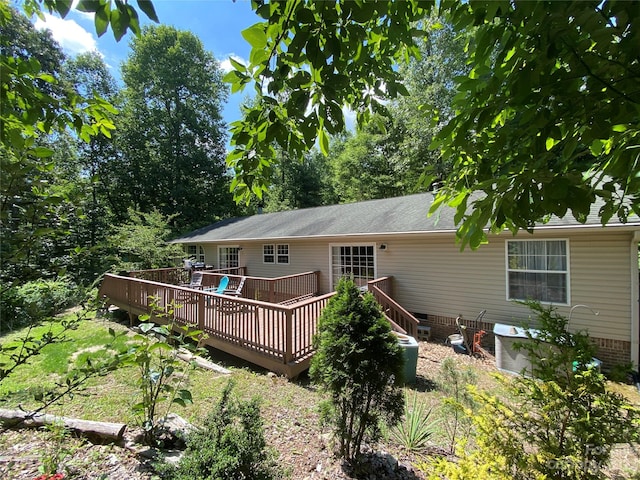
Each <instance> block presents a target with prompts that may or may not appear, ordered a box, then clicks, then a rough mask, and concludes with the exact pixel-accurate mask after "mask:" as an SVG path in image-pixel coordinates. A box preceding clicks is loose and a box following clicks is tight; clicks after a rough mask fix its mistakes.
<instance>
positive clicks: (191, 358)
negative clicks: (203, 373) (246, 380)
mask: <svg viewBox="0 0 640 480" xmlns="http://www.w3.org/2000/svg"><path fill="white" fill-rule="evenodd" d="M178 358H179V359H180V360H182V361H184V362H187V363H190V362H194V363H195V364H196V365H197V366H198V367H200V368H204V369H205V370H212V371H214V372H218V373H221V374H223V375H230V374H231V371H230V370H227V369H226V368H224V367H221V366H220V365H216V364H215V363H213V362H210V361H209V360H206V359H204V358H202V357H198V356H196V355H193V354H192V353H191V352H189V351H187V350H183V349H180V351H179V352H178Z"/></svg>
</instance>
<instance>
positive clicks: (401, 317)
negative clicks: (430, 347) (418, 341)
mask: <svg viewBox="0 0 640 480" xmlns="http://www.w3.org/2000/svg"><path fill="white" fill-rule="evenodd" d="M367 287H368V289H369V291H370V292H371V293H372V294H373V296H374V297H375V299H376V301H377V302H378V303H379V304H380V306H381V307H382V311H383V312H384V313H385V315H387V317H388V318H389V320H391V322H392V323H395V324H396V325H397V326H399V327H400V328H401V329H402V330H404V331H405V332H406V333H407V335H410V336H412V337H414V338H415V337H416V336H417V334H418V325H419V324H420V321H419V320H418V319H417V318H416V317H414V316H413V315H412V314H411V313H410V312H409V311H407V310H405V309H404V308H403V307H402V305H400V304H399V303H398V302H396V301H395V300H394V299H393V298H391V277H382V278H378V279H376V280H372V281H370V282H368V283H367Z"/></svg>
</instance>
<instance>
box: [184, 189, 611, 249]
mask: <svg viewBox="0 0 640 480" xmlns="http://www.w3.org/2000/svg"><path fill="white" fill-rule="evenodd" d="M432 202H433V194H431V193H420V194H416V195H409V196H405V197H395V198H385V199H380V200H369V201H365V202H358V203H347V204H340V205H327V206H323V207H314V208H304V209H300V210H290V211H285V212H276V213H265V214H259V215H253V216H250V217H237V218H230V219H227V220H222V221H220V222H217V223H214V224H212V225H209V226H206V227H203V228H200V229H198V230H195V231H193V232H190V233H188V234H185V235H182V236H181V237H179V238H176V239H174V240H173V243H206V242H220V241H225V242H230V241H239V240H267V239H270V240H276V239H277V240H281V239H288V238H313V237H336V236H352V235H376V234H377V235H381V234H393V233H430V232H433V233H436V232H455V230H456V227H455V225H454V222H453V217H454V214H455V210H454V209H453V208H448V207H445V208H441V209H440V211H439V212H438V214H435V215H433V216H431V217H427V212H428V211H429V206H430V205H431V203H432ZM593 210H595V212H597V208H596V207H595V206H594V207H593V209H592V211H593ZM612 221H613V220H612ZM599 224H600V220H599V218H598V216H597V215H595V214H593V213H592V215H590V216H589V219H588V221H587V225H599ZM576 225H581V224H579V223H578V222H577V221H576V220H575V219H574V218H573V217H571V216H570V215H567V216H566V217H565V218H563V219H559V218H553V219H552V220H551V221H550V222H549V223H547V224H545V225H541V226H540V227H537V228H538V229H544V228H550V227H555V228H557V227H563V226H564V227H570V226H576Z"/></svg>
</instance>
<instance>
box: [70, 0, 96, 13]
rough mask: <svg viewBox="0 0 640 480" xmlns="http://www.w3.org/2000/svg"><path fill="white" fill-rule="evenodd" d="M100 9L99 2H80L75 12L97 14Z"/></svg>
mask: <svg viewBox="0 0 640 480" xmlns="http://www.w3.org/2000/svg"><path fill="white" fill-rule="evenodd" d="M99 8H100V0H80V1H79V2H78V5H76V10H79V11H80V12H87V13H92V12H97V11H98V9H99Z"/></svg>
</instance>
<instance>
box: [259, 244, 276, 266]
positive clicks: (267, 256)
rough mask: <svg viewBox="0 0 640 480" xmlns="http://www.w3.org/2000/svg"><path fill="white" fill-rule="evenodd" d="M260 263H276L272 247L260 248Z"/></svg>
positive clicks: (264, 246)
mask: <svg viewBox="0 0 640 480" xmlns="http://www.w3.org/2000/svg"><path fill="white" fill-rule="evenodd" d="M262 261H263V262H264V263H276V251H275V247H274V246H273V245H263V246H262Z"/></svg>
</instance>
